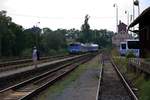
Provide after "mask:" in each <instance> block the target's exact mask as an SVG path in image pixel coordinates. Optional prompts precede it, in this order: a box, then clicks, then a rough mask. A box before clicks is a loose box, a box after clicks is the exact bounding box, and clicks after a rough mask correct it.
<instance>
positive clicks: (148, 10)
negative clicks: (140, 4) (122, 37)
mask: <svg viewBox="0 0 150 100" xmlns="http://www.w3.org/2000/svg"><path fill="white" fill-rule="evenodd" d="M148 14H149V15H150V7H148V8H147V9H145V10H144V11H143V12H142V13H141V14H140V15H139V16H138V17H137V18H136V19H135V20H134V21H133V22H132V23H131V24H130V25H129V27H128V29H129V28H130V27H133V26H135V25H136V24H138V23H139V22H140V20H142V19H143V17H144V16H145V15H148Z"/></svg>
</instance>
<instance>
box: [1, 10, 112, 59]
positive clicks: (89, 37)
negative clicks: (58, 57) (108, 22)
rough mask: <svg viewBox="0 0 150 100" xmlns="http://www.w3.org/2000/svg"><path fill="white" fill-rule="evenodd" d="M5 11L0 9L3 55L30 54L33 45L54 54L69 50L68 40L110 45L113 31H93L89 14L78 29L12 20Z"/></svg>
mask: <svg viewBox="0 0 150 100" xmlns="http://www.w3.org/2000/svg"><path fill="white" fill-rule="evenodd" d="M6 14H7V12H6V11H0V57H11V56H31V53H32V48H33V47H34V46H37V48H38V49H39V51H40V55H48V54H50V55H54V54H59V53H66V52H67V50H66V49H67V44H68V43H67V42H68V40H69V43H70V42H83V43H86V42H91V43H97V44H99V46H100V48H106V47H107V48H111V37H112V35H113V32H110V31H107V30H90V25H89V24H88V20H89V16H88V15H86V16H85V21H84V24H83V25H82V27H81V31H80V30H76V29H74V28H73V29H70V30H66V29H57V30H55V31H53V30H51V29H49V28H47V27H46V28H43V29H40V28H39V27H35V26H33V27H31V28H29V29H23V27H22V26H20V25H18V24H16V23H14V22H12V20H11V17H9V16H7V15H6Z"/></svg>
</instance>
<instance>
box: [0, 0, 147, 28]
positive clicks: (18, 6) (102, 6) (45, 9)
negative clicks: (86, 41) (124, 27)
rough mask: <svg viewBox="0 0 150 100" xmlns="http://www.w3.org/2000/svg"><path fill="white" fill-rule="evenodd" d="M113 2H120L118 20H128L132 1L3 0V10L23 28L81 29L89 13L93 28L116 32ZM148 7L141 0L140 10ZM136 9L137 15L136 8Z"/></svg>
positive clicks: (0, 7) (0, 8) (143, 0)
mask: <svg viewBox="0 0 150 100" xmlns="http://www.w3.org/2000/svg"><path fill="white" fill-rule="evenodd" d="M114 3H117V5H118V9H119V20H122V21H123V22H124V23H127V15H126V14H125V10H127V11H128V12H129V14H132V8H133V6H132V3H133V0H0V10H6V11H7V13H8V16H11V17H12V19H13V22H15V23H17V24H20V25H22V26H23V27H24V28H29V27H32V26H33V25H37V26H39V27H41V28H43V27H49V28H50V29H52V30H55V29H58V28H66V29H71V28H76V29H80V27H81V25H82V24H83V22H84V17H85V15H86V14H89V16H90V19H89V24H90V27H91V29H108V30H111V31H116V14H115V13H116V10H115V8H114V7H113V4H114ZM149 6H150V0H140V10H141V12H142V11H143V10H144V9H146V8H147V7H149ZM135 12H136V17H137V7H135ZM38 22H40V23H38Z"/></svg>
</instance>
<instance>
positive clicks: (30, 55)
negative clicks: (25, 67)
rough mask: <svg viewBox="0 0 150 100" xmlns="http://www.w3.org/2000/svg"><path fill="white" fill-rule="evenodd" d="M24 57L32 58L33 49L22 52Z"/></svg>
mask: <svg viewBox="0 0 150 100" xmlns="http://www.w3.org/2000/svg"><path fill="white" fill-rule="evenodd" d="M22 56H23V57H32V49H31V48H28V49H25V50H24V51H23V52H22Z"/></svg>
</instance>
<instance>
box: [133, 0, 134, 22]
mask: <svg viewBox="0 0 150 100" xmlns="http://www.w3.org/2000/svg"><path fill="white" fill-rule="evenodd" d="M133 21H134V0H133Z"/></svg>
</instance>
